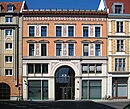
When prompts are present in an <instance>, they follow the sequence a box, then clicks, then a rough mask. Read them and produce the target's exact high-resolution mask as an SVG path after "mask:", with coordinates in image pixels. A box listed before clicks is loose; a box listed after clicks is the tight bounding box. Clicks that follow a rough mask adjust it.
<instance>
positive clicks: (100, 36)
mask: <svg viewBox="0 0 130 109" xmlns="http://www.w3.org/2000/svg"><path fill="white" fill-rule="evenodd" d="M95 27H100V36H99V37H102V25H94V37H96V36H95ZM97 38H98V37H97Z"/></svg>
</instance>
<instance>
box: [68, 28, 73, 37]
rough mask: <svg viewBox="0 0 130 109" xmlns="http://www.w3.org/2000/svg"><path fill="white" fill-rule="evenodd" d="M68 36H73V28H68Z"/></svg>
mask: <svg viewBox="0 0 130 109" xmlns="http://www.w3.org/2000/svg"><path fill="white" fill-rule="evenodd" d="M68 36H70V37H71V36H74V27H73V26H68Z"/></svg>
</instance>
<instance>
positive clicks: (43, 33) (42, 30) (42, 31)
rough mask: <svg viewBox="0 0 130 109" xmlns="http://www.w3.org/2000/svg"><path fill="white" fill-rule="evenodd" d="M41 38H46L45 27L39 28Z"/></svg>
mask: <svg viewBox="0 0 130 109" xmlns="http://www.w3.org/2000/svg"><path fill="white" fill-rule="evenodd" d="M41 36H42V37H44V36H47V27H46V26H41Z"/></svg>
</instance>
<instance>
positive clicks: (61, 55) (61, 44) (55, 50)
mask: <svg viewBox="0 0 130 109" xmlns="http://www.w3.org/2000/svg"><path fill="white" fill-rule="evenodd" d="M56 44H61V56H63V43H55V56H56Z"/></svg>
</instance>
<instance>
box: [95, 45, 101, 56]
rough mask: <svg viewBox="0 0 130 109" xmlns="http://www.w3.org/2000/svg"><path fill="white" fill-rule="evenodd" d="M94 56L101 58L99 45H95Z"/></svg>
mask: <svg viewBox="0 0 130 109" xmlns="http://www.w3.org/2000/svg"><path fill="white" fill-rule="evenodd" d="M95 56H101V47H100V44H95Z"/></svg>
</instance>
